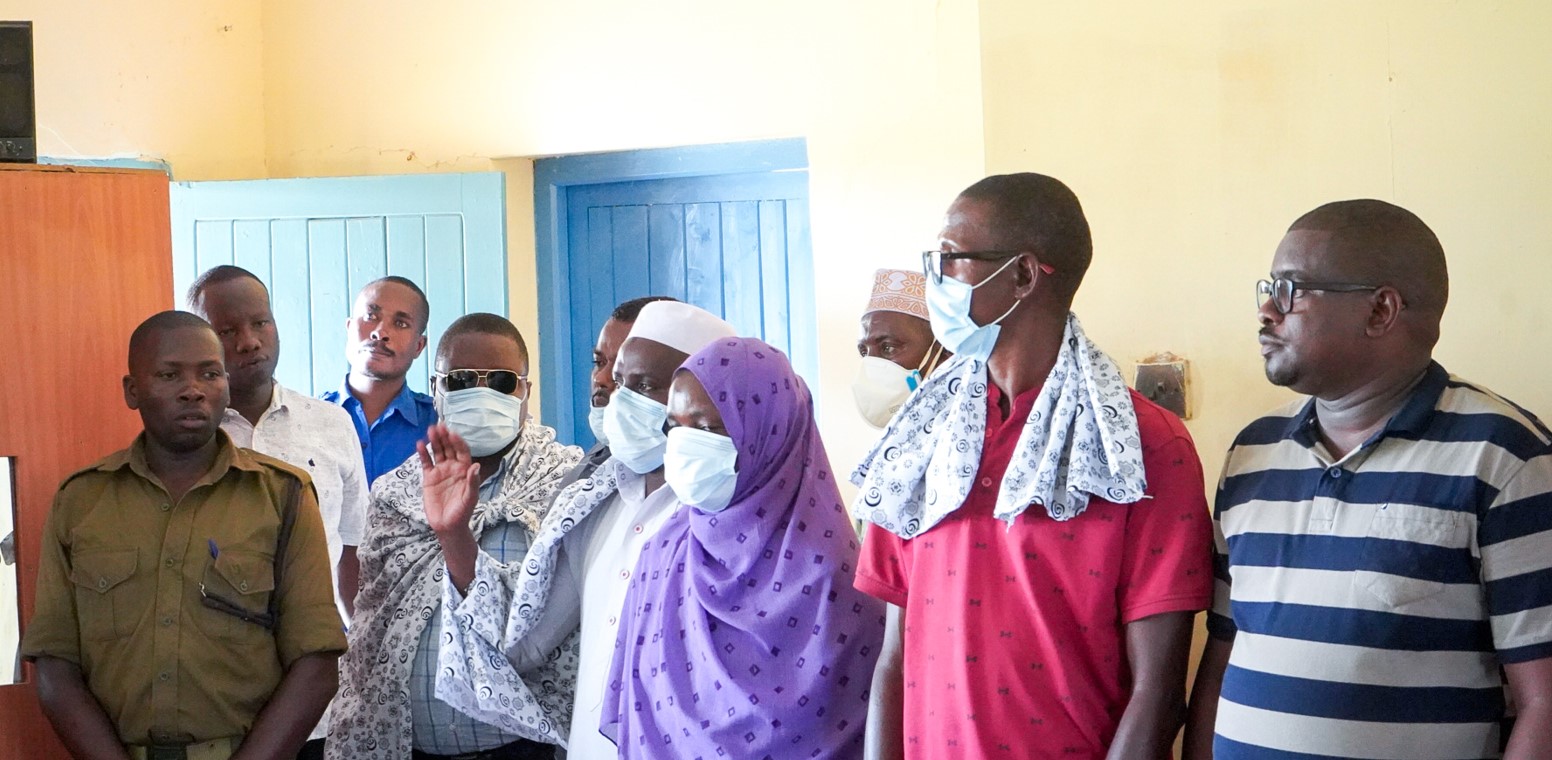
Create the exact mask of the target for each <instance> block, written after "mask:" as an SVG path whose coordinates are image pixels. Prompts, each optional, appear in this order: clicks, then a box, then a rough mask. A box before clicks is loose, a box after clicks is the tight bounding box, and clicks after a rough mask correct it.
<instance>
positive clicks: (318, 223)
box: [171, 173, 507, 395]
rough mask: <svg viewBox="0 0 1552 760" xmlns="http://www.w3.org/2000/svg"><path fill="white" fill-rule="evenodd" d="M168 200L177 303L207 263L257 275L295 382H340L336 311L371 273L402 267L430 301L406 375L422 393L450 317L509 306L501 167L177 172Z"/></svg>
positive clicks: (283, 365)
mask: <svg viewBox="0 0 1552 760" xmlns="http://www.w3.org/2000/svg"><path fill="white" fill-rule="evenodd" d="M171 202H172V236H173V241H172V242H173V246H172V248H173V287H174V288H175V292H174V297H175V298H176V302H177V303H178V304H179V305H180V307H181V306H182V305H183V303H184V298H183V296H184V292H185V291H186V290H187V289H188V286H189V284H190V283H192V282H193V281H194V278H195V277H197V276H199V273H200V272H203V271H205V270H206V269H209V268H210V267H213V266H216V265H217V264H236V265H237V266H240V267H243V268H244V269H247V270H249V271H251V272H253V273H254V274H255V275H258V277H259V279H261V280H263V281H264V283H265V284H266V285H268V286H269V289H270V299H271V302H272V303H273V306H274V311H275V324H276V326H277V328H278V329H279V331H280V342H281V349H280V365H279V368H278V369H277V370H276V372H275V374H276V377H277V378H278V379H279V380H280V382H281V383H284V384H285V385H286V386H287V387H289V388H291V389H293V390H296V391H298V392H301V393H306V394H308V395H317V394H319V393H322V392H324V391H328V390H333V389H335V388H338V387H339V386H340V383H341V381H342V380H343V379H344V377H345V373H346V372H347V371H349V365H348V364H347V363H346V360H345V320H346V319H347V318H349V316H350V309H351V305H352V302H353V299H354V298H355V295H356V292H357V291H359V290H360V289H361V287H362V286H363V285H365V284H366V283H368V282H371V281H372V280H375V279H377V278H378V277H382V276H384V275H390V274H392V275H399V276H402V277H407V278H409V279H411V280H413V281H414V282H415V283H416V284H418V285H420V287H421V288H422V289H424V290H425V291H426V296H427V298H428V300H430V302H431V321H430V324H429V326H428V330H427V335H428V337H429V339H430V340H429V344H428V348H427V351H426V353H425V354H423V355H422V356H421V358H420V359H419V360H417V361H416V362H415V365H414V367H412V368H411V370H410V375H409V384H410V387H412V388H414V389H415V390H418V391H421V392H426V388H427V387H428V382H427V381H428V378H429V374H430V362H429V359H430V357H431V356H432V353H431V352H432V349H434V348H435V347H436V344H437V340H438V339H440V337H441V335H442V331H443V330H445V329H446V328H447V325H448V324H450V323H451V322H452V321H453V320H454V319H457V318H458V317H460V316H462V315H464V314H467V313H470V312H475V311H488V312H492V313H496V314H503V315H504V314H506V313H507V264H506V262H507V256H506V211H505V209H506V197H505V189H504V185H503V178H502V175H501V174H499V173H480V174H429V175H410V176H398V177H344V178H327V179H281V180H253V181H240V182H178V183H174V184H173V186H172V197H171Z"/></svg>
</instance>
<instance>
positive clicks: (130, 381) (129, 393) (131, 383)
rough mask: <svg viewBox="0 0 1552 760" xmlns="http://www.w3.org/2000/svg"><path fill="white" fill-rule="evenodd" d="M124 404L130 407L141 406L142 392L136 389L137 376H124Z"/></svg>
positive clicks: (136, 407) (137, 407)
mask: <svg viewBox="0 0 1552 760" xmlns="http://www.w3.org/2000/svg"><path fill="white" fill-rule="evenodd" d="M124 405H125V406H127V407H129V408H130V409H139V408H140V394H139V393H138V392H137V391H136V389H135V378H134V377H133V376H130V375H125V376H124Z"/></svg>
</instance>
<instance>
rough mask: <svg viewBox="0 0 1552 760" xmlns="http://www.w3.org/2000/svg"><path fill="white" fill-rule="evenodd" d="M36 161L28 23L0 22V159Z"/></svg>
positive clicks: (36, 150)
mask: <svg viewBox="0 0 1552 760" xmlns="http://www.w3.org/2000/svg"><path fill="white" fill-rule="evenodd" d="M37 160H38V115H37V112H36V106H35V103H34V100H33V90H32V22H31V21H0V161H10V162H17V163H28V162H33V161H37Z"/></svg>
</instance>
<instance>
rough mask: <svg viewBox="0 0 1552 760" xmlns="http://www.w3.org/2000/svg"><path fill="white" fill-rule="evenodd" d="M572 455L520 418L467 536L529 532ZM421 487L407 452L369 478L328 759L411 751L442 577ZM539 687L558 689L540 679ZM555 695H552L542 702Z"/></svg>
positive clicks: (393, 756) (387, 759) (416, 464)
mask: <svg viewBox="0 0 1552 760" xmlns="http://www.w3.org/2000/svg"><path fill="white" fill-rule="evenodd" d="M581 458H582V450H581V449H579V448H577V447H575V446H563V445H561V444H559V443H557V442H556V441H555V431H554V430H552V429H550V428H548V427H545V426H543V425H539V424H536V423H533V422H529V423H528V424H526V425H524V426H523V431H522V433H521V434H519V436H518V440H517V444H516V446H515V447H514V448H513V450H512V451H511V452H510V453H508V454H507V456H506V459H505V464H506V472H505V474H504V475H503V476H502V480H501V482H500V484H499V485H498V486H497V491H496V494H495V495H494V496H493V497H491V498H485V497H484V496H481V498H480V501H479V503H478V504H477V505H475V507H474V516H473V518H472V519H471V521H470V528H472V529H473V531H474V535H475V537H476V538H478V537H479V536H481V535H483V534H484V533H485V531H487V530H490V529H491V528H494V527H496V526H498V525H501V524H503V523H508V522H517V523H520V524H521V525H522V526H523V527H524V528H525V529H527V530H528V531H530V532H532V531H534V530H536V529H537V528H538V527H539V524H540V521H541V520H542V519H543V517H544V513H545V510H546V509H547V507H548V506H549V503H550V500H551V498H552V497H553V496H554V495H555V488H556V485H557V484H558V483H559V482H560V479H561V478H562V477H563V476H564V475H565V474H566V472H567V471H568V470H570V469H571V468H572V466H574V465H575V464H576V463H577V462H578V461H579V460H580V459H581ZM421 494H422V491H421V469H420V459H419V457H410V458H409V459H408V460H406V461H405V463H404V464H402V465H400V466H399V468H398V469H397V470H395V471H394V472H393V473H391V474H388V475H384V476H382V477H380V478H378V480H377V482H376V483H375V484H373V487H372V506H371V510H370V512H369V514H368V518H367V535H366V540H365V541H364V542H363V544H362V546H361V547H360V550H359V556H360V558H361V587H360V591H359V592H358V593H357V595H356V614H355V619H354V621H353V623H352V625H351V629H350V648H349V650H347V651H346V652H345V655H344V657H342V658H340V691H339V697H338V699H337V700H336V702H335V705H334V712H333V716H332V718H331V719H330V721H329V740H328V743H327V745H326V748H327V753H328V757H329V758H330V760H401V759H402V758H407V757H409V756H410V748H411V746H412V743H411V742H412V737H411V732H412V729H411V725H410V694H409V681H410V669H411V663H413V662H414V659H415V650H416V648H417V646H418V644H419V642H420V635H421V633H422V632H423V631H424V630H425V627H426V621H428V620H430V619H431V616H432V615H435V614H437V607H438V606H440V605H441V603H442V583H443V578H444V577H446V575H447V564H446V562H445V561H444V560H443V558H442V546H441V544H440V543H438V542H437V538H436V534H435V533H433V532H432V531H431V526H430V525H428V524H427V523H426V514H425V509H424V505H423V504H422V501H421ZM545 688H546V690H548V691H559V690H560V689H561V688H563V687H562V686H560V685H558V684H553V683H547V684H546V686H545ZM559 701H560V698H559V697H553V698H551V699H550V700H549V703H550V704H555V703H558V702H559ZM529 707H530V709H532V706H529ZM568 709H569V708H568ZM536 722H537V721H536ZM530 733H531V732H530ZM534 738H535V739H537V740H540V741H552V739H548V738H540V737H534Z"/></svg>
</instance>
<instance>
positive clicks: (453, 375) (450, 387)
mask: <svg viewBox="0 0 1552 760" xmlns="http://www.w3.org/2000/svg"><path fill="white" fill-rule="evenodd" d="M431 378H432V379H433V380H434V381H435V382H436V384H437V387H438V389H440V390H441V391H442V392H443V393H452V392H453V391H462V390H468V389H470V388H475V387H478V386H479V384H480V381H481V380H484V381H485V387H486V388H489V389H491V390H493V391H495V392H497V393H505V394H507V395H509V396H510V395H512V394H513V393H515V392H517V390H518V389H519V388H522V389H523V396H524V397H527V395H528V376H527V375H519V374H517V373H516V372H513V371H512V370H509V369H455V370H451V371H448V372H436V373H433V374H432V375H431Z"/></svg>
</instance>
